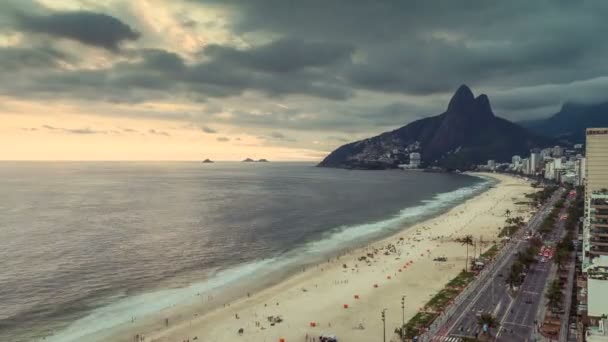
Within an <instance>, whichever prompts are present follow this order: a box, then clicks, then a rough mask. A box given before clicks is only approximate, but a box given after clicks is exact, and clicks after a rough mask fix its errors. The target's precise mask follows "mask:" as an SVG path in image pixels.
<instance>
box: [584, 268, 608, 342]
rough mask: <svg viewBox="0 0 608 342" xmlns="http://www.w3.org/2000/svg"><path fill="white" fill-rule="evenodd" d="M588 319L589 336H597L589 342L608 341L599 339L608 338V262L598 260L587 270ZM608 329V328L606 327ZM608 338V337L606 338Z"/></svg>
mask: <svg viewBox="0 0 608 342" xmlns="http://www.w3.org/2000/svg"><path fill="white" fill-rule="evenodd" d="M586 271H587V298H588V300H587V317H588V319H589V327H590V328H589V329H588V330H587V335H588V336H590V335H595V336H596V338H595V339H587V341H607V342H608V339H606V340H602V339H599V336H606V335H605V333H606V332H605V329H604V323H605V322H604V321H603V320H604V319H605V317H606V316H608V296H606V293H608V260H606V259H603V260H597V261H596V262H595V263H594V265H593V266H591V267H589V268H587V270H586ZM606 328H608V327H606ZM606 338H608V336H607V337H606Z"/></svg>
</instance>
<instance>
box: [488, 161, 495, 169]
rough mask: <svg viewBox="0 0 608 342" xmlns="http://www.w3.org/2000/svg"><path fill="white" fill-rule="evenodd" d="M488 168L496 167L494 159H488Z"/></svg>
mask: <svg viewBox="0 0 608 342" xmlns="http://www.w3.org/2000/svg"><path fill="white" fill-rule="evenodd" d="M488 168H489V169H490V170H494V169H495V168H496V161H494V160H493V159H490V160H488Z"/></svg>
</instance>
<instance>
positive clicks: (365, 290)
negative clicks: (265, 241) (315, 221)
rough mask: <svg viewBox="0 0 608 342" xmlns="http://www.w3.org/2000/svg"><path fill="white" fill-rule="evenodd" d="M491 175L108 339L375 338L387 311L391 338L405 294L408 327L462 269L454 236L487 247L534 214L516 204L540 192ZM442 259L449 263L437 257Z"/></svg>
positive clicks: (519, 181) (460, 248) (462, 259)
mask: <svg viewBox="0 0 608 342" xmlns="http://www.w3.org/2000/svg"><path fill="white" fill-rule="evenodd" d="M486 176H489V177H494V178H496V179H497V180H498V183H497V184H496V185H495V186H494V187H492V188H490V189H489V190H487V191H485V192H483V193H481V194H479V195H478V196H476V197H473V198H471V199H469V200H467V201H465V202H463V203H462V204H460V205H457V206H456V207H454V208H452V209H451V210H449V211H448V212H446V213H444V214H442V215H440V216H438V217H435V218H432V219H429V220H426V221H424V222H420V223H417V224H415V225H414V226H411V227H408V228H407V229H404V230H403V231H401V232H399V233H397V234H395V235H392V236H390V237H388V238H385V239H382V240H380V241H377V242H374V243H372V244H370V245H369V246H367V247H365V248H362V249H356V250H352V251H349V252H348V253H346V254H344V255H342V256H340V257H337V258H332V259H331V260H329V261H327V262H325V263H322V264H319V265H316V266H310V267H308V268H307V269H305V270H303V271H302V272H300V273H298V274H296V275H294V276H291V277H289V278H288V279H286V280H284V281H282V282H280V283H278V284H276V285H273V286H271V287H268V288H266V289H264V290H262V291H259V292H256V293H252V294H250V295H247V294H245V295H243V296H242V298H241V299H238V300H236V301H233V302H231V303H229V304H226V305H225V306H220V307H219V308H215V309H213V310H204V305H203V304H200V305H199V304H196V303H193V304H191V305H187V306H183V307H181V306H177V307H173V308H171V309H167V310H165V311H164V312H162V313H159V315H158V317H156V321H158V320H159V319H161V320H162V318H161V317H165V316H166V317H181V319H180V320H179V321H177V320H176V322H175V323H174V322H173V321H170V322H165V323H167V324H166V325H165V324H160V326H162V328H161V327H159V324H158V322H155V324H154V325H148V326H147V328H148V329H146V325H137V327H135V324H134V327H133V328H129V327H123V328H122V329H120V330H119V331H116V333H117V335H114V336H113V337H112V338H111V339H110V340H112V341H114V340H117V341H134V340H138V339H140V338H141V334H142V333H143V336H145V339H144V340H145V341H218V342H219V341H239V340H242V341H261V342H265V341H267V342H270V341H279V340H280V339H281V338H283V339H284V340H285V341H287V342H289V341H307V339H306V338H307V336H308V337H311V338H312V337H313V336H314V337H317V341H318V336H319V335H320V334H322V333H326V334H334V335H336V336H338V338H339V339H340V341H372V340H378V338H381V336H382V321H381V311H382V310H383V309H387V311H386V327H387V329H386V330H387V336H393V331H394V329H395V328H396V327H398V326H399V325H400V324H401V320H402V309H401V297H402V296H406V298H405V321H406V322H407V320H408V319H409V318H411V317H412V316H413V315H415V314H416V312H417V311H418V310H419V309H420V308H421V307H422V306H423V305H424V304H425V303H426V302H427V301H428V300H429V298H431V297H432V296H433V295H434V294H436V293H437V292H438V291H439V290H441V289H442V288H443V287H444V285H445V284H446V283H447V282H448V281H449V280H450V279H452V278H453V277H454V276H456V275H457V274H458V273H459V272H460V271H461V270H462V269H463V268H464V262H465V246H463V245H461V244H460V243H459V242H456V241H455V239H457V238H459V237H462V236H464V235H467V234H471V235H473V237H474V239H475V240H479V239H481V240H482V241H484V242H485V243H483V244H482V248H483V249H487V248H489V247H490V246H491V241H493V240H496V239H497V235H498V232H499V230H500V227H502V226H503V225H504V222H505V211H506V210H510V211H511V212H513V213H515V214H516V215H521V216H524V217H525V218H526V219H528V218H529V216H530V212H529V207H528V206H527V205H522V204H519V205H518V204H516V203H517V202H521V201H525V198H524V195H525V194H526V193H530V192H532V191H533V189H532V188H531V187H530V184H529V183H527V182H526V181H524V180H522V179H519V178H515V177H510V176H505V175H496V174H486ZM478 245H479V244H478ZM477 249H478V250H477V254H479V246H478V247H477ZM472 254H473V248H472V247H470V248H469V255H472ZM440 256H441V257H446V258H447V262H436V261H433V259H434V258H436V257H440ZM408 263H409V265H408V266H407V267H404V266H405V265H406V264H408ZM201 301H204V299H203V300H201ZM270 316H273V317H277V316H280V318H281V322H280V323H279V322H276V323H274V324H271V322H270V320H269V319H268V317H270ZM313 322H314V323H315V326H311V323H313ZM152 327H154V328H152ZM240 329H242V335H241V334H239V330H240ZM138 334H139V335H138ZM136 335H138V336H137V337H136ZM310 341H312V339H310Z"/></svg>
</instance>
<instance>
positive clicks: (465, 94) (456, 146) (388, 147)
mask: <svg viewBox="0 0 608 342" xmlns="http://www.w3.org/2000/svg"><path fill="white" fill-rule="evenodd" d="M552 143H553V141H552V140H551V139H547V138H544V137H540V136H537V135H535V134H533V133H531V132H529V131H528V130H526V129H525V128H523V127H521V126H519V125H517V124H514V123H512V122H510V121H508V120H505V119H503V118H499V117H497V116H495V115H494V113H493V112H492V107H491V106H490V100H489V99H488V97H487V96H486V95H483V94H482V95H479V96H478V97H475V96H474V95H473V92H472V91H471V89H469V87H467V86H466V85H462V86H460V87H459V88H458V90H457V91H456V93H455V94H454V96H453V97H452V99H451V100H450V103H449V104H448V108H447V110H446V111H445V112H444V113H442V114H440V115H437V116H432V117H428V118H424V119H421V120H417V121H414V122H412V123H410V124H408V125H406V126H404V127H401V128H398V129H396V130H394V131H391V132H386V133H382V134H380V135H378V136H375V137H373V138H369V139H364V140H360V141H355V142H352V143H349V144H346V145H343V146H341V147H339V148H338V149H336V150H335V151H333V152H332V153H330V154H329V155H328V156H327V157H326V158H325V159H324V160H323V161H322V162H321V163H319V165H318V166H321V167H336V168H348V169H387V168H396V167H397V165H398V164H400V163H405V162H407V161H408V158H409V157H408V156H409V153H411V152H420V153H421V155H422V161H423V164H424V165H426V166H438V167H442V168H445V169H448V170H453V169H460V170H464V169H470V168H471V167H473V166H474V165H476V164H480V163H485V162H487V160H488V159H495V160H497V161H507V160H511V157H512V156H513V155H516V154H518V155H528V154H529V152H530V149H531V148H534V147H544V146H550V145H551V144H552Z"/></svg>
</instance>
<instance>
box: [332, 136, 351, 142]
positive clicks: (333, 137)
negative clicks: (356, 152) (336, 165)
mask: <svg viewBox="0 0 608 342" xmlns="http://www.w3.org/2000/svg"><path fill="white" fill-rule="evenodd" d="M327 140H330V141H337V142H348V141H350V140H349V139H346V138H343V137H337V136H328V137H327Z"/></svg>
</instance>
